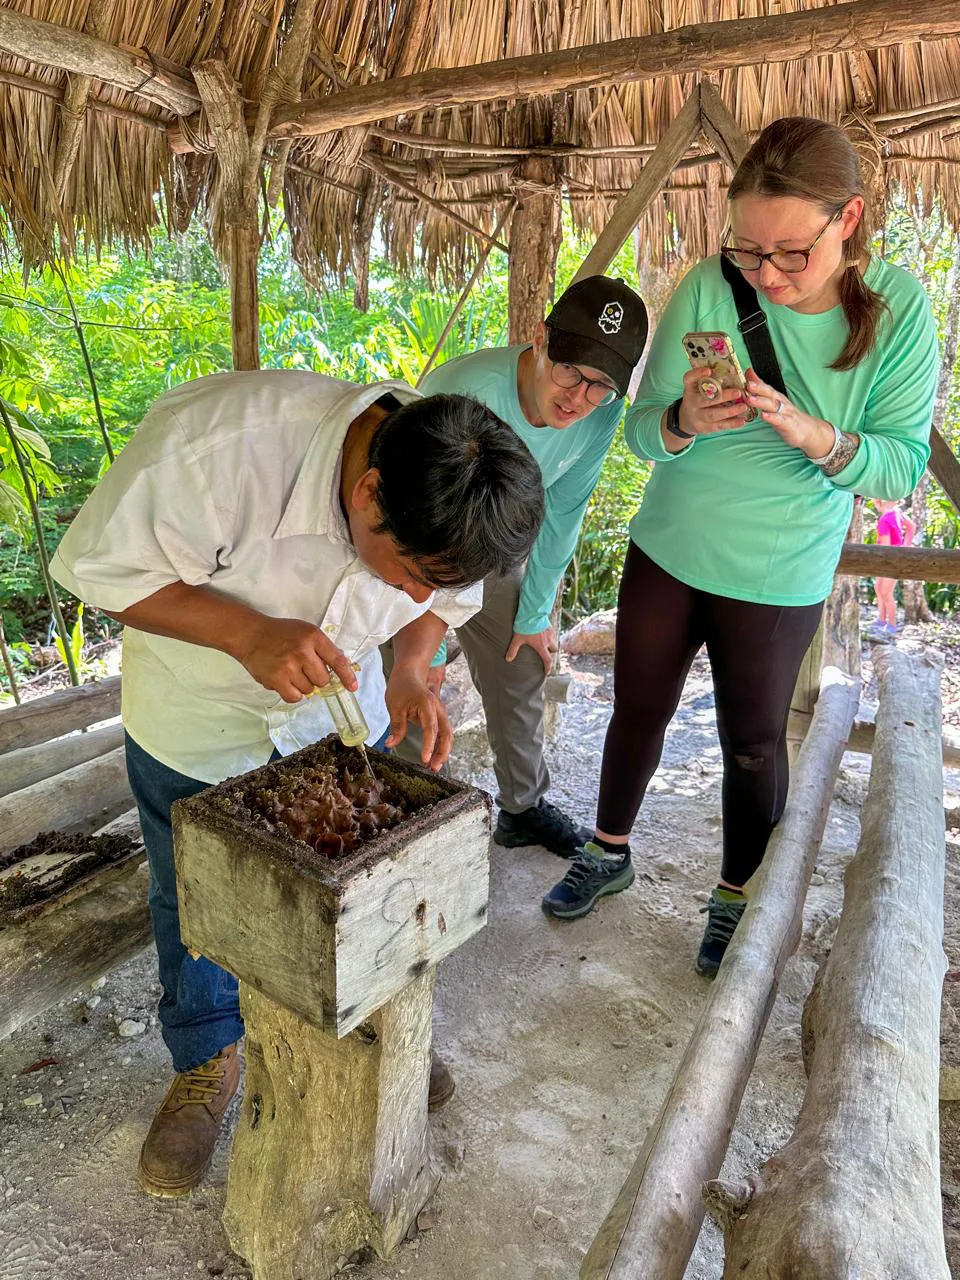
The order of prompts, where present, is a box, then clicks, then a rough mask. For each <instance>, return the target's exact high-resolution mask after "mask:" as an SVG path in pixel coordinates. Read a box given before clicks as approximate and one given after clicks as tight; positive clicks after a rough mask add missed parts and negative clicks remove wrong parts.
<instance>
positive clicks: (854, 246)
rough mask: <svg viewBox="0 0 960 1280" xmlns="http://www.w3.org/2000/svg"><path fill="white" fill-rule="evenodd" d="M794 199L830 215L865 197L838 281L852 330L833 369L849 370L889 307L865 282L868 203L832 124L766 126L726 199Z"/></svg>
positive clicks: (856, 167) (848, 148) (799, 121)
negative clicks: (855, 198)
mask: <svg viewBox="0 0 960 1280" xmlns="http://www.w3.org/2000/svg"><path fill="white" fill-rule="evenodd" d="M748 194H754V195H759V196H795V197H797V198H798V199H800V200H810V201H812V202H813V203H814V204H817V205H819V206H820V207H821V208H822V209H823V211H824V213H825V214H826V213H834V212H836V211H837V210H838V209H840V208H842V207H843V205H845V204H846V203H847V201H848V200H850V199H851V198H852V197H853V196H863V198H864V201H865V204H864V210H863V216H862V217H861V219H860V222H859V223H858V225H857V228H856V230H855V231H854V233H853V235H852V236H850V237H849V239H847V240H845V241H844V242H843V256H844V258H845V259H846V264H847V269H846V270H845V271H844V272H843V274H842V275H841V277H840V302H841V304H842V306H843V313H844V315H845V316H846V318H847V324H848V325H849V327H850V334H849V336H848V338H847V341H846V343H845V344H844V348H843V350H842V351H841V352H840V354H839V356H838V357H837V358H836V360H834V362H833V364H832V365H831V366H830V368H831V369H852V368H853V367H854V365H856V364H859V362H860V361H861V360H862V359H863V358H864V356H866V355H867V354H868V352H869V351H870V349H871V348H872V347H873V344H874V342H875V341H876V337H877V326H878V324H879V323H880V317H881V316H882V314H883V312H884V311H885V310H887V304H886V302H885V301H884V299H883V298H882V297H881V296H880V294H879V293H875V292H874V290H873V289H871V288H870V287H869V285H868V284H867V282H866V281H865V280H864V278H863V275H862V273H861V271H860V259H861V258H862V257H863V256H864V254H865V253H866V251H867V244H868V243H869V240H870V233H871V215H872V211H871V209H870V201H869V197H868V193H867V190H866V186H865V184H864V181H863V175H862V173H861V171H860V160H859V158H858V156H857V152H856V149H855V148H854V146H853V143H852V142H851V141H850V139H849V138H848V137H847V135H846V134H845V133H844V131H843V130H842V129H840V128H838V127H837V126H836V125H833V124H827V122H826V121H825V120H814V119H812V118H811V117H809V116H785V117H784V118H783V119H782V120H774V122H773V123H772V124H768V125H767V127H766V128H765V129H764V130H763V132H762V133H761V134H760V136H759V137H758V138H757V140H756V142H754V144H753V146H752V147H751V148H750V150H749V151H748V152H747V154H746V155H745V156H744V157H743V159H742V160H741V161H740V165H739V167H738V168H737V171H736V173H735V174H734V175H733V181H732V182H731V183H730V189H729V191H728V192H727V199H728V200H736V198H737V196H742V195H748Z"/></svg>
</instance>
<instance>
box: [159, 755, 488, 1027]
mask: <svg viewBox="0 0 960 1280" xmlns="http://www.w3.org/2000/svg"><path fill="white" fill-rule="evenodd" d="M368 754H369V757H370V760H371V763H372V764H373V767H374V771H375V773H376V774H377V776H378V777H382V778H385V779H387V780H388V781H389V782H390V783H391V784H392V785H393V786H394V787H395V788H396V789H397V790H398V791H400V792H401V793H402V794H403V796H404V797H406V798H407V799H408V801H410V802H411V803H416V804H417V805H419V806H422V807H420V808H419V809H418V811H417V812H415V813H412V814H411V815H410V816H408V817H406V818H404V819H403V821H402V822H400V824H399V825H398V826H396V827H393V828H392V829H391V830H388V831H384V832H381V833H379V834H378V835H376V836H374V837H373V838H372V839H370V840H368V841H366V842H365V843H363V844H361V845H360V846H359V848H358V849H356V850H355V851H354V852H353V853H350V854H347V855H345V856H342V857H340V858H337V859H336V860H331V859H328V858H327V857H325V856H323V855H321V854H318V853H317V852H315V851H314V849H313V848H311V847H310V846H309V845H308V844H305V843H303V842H302V841H299V840H296V839H295V838H294V837H293V836H289V835H287V834H286V833H282V834H278V833H272V832H270V831H268V830H265V829H261V827H260V826H259V825H258V823H257V822H256V821H255V820H254V819H253V818H252V817H251V816H250V815H249V813H248V814H247V816H246V818H244V816H243V806H242V804H239V803H238V801H237V797H238V795H240V794H243V793H244V789H246V788H249V787H251V786H253V787H261V786H275V785H277V784H278V782H282V779H283V777H284V776H285V775H286V776H292V775H293V774H295V773H296V772H298V771H300V770H302V769H303V768H304V767H305V766H310V765H315V764H319V763H324V762H331V761H332V762H338V761H339V762H341V763H342V762H343V761H344V760H345V758H346V757H347V756H349V760H350V763H351V765H352V769H353V772H354V773H356V772H358V769H359V761H360V757H359V753H358V752H357V751H356V750H355V749H351V748H347V747H344V746H342V744H341V743H340V741H339V739H337V738H335V737H331V738H326V739H324V741H323V742H320V743H317V744H316V745H315V746H312V747H308V748H306V750H304V751H300V752H297V753H296V754H295V755H292V756H288V757H287V758H286V759H285V760H283V761H282V762H279V763H276V764H270V765H265V766H264V767H263V768H262V769H256V770H253V771H252V772H250V773H248V774H244V775H243V777H241V778H231V779H228V780H227V781H226V782H223V783H220V784H219V785H218V786H214V787H210V788H208V789H207V790H206V791H203V792H201V793H200V794H199V795H197V796H193V797H191V798H190V799H187V800H180V801H178V802H177V803H176V804H175V805H174V806H173V830H174V849H175V857H176V868H177V892H178V895H179V900H180V929H181V935H182V938H183V942H184V945H185V946H187V947H188V948H190V949H191V950H195V951H199V952H202V953H203V955H205V956H207V957H209V959H211V960H213V961H215V962H216V963H217V964H219V965H221V966H222V967H223V968H225V969H229V970H230V971H231V972H232V973H235V974H236V975H237V977H238V978H240V979H241V980H242V981H244V982H247V983H249V984H251V985H252V986H254V987H256V988H257V990H258V991H260V992H262V993H263V994H264V995H265V996H268V997H270V998H271V999H273V1000H276V1001H277V1002H278V1003H279V1004H281V1005H283V1006H285V1007H286V1008H287V1009H290V1010H292V1011H293V1012H294V1013H297V1014H298V1015H299V1016H301V1017H302V1018H304V1019H305V1020H306V1021H307V1022H310V1023H312V1024H313V1025H314V1026H317V1027H320V1028H321V1029H322V1030H325V1031H331V1032H334V1033H335V1034H336V1035H337V1036H338V1037H341V1036H345V1035H346V1034H347V1033H348V1032H350V1031H352V1030H353V1029H354V1028H355V1027H357V1026H358V1025H359V1023H361V1022H363V1020H364V1019H365V1018H368V1017H369V1015H370V1014H371V1013H373V1011H374V1010H376V1009H379V1008H380V1007H381V1005H383V1004H385V1003H386V1001H388V1000H389V999H391V998H392V997H393V996H394V995H396V994H397V992H398V991H400V990H401V989H402V988H403V987H404V986H406V984H407V983H408V982H409V981H410V980H411V979H412V978H414V977H416V976H417V975H418V974H420V973H422V972H423V970H424V969H425V968H426V967H427V966H428V965H434V964H436V963H437V962H438V961H440V960H442V959H443V958H444V956H447V955H449V954H450V953H451V952H452V951H455V950H456V948H457V947H459V946H460V945H461V944H462V943H463V942H465V941H466V939H467V938H469V937H470V936H471V935H472V934H474V933H476V932H477V930H479V929H481V928H482V927H483V925H484V924H485V922H486V917H487V898H488V888H489V831H490V799H489V797H488V796H487V795H485V794H484V793H483V792H481V791H477V790H476V789H475V788H473V787H468V786H467V785H466V784H464V783H460V782H453V781H450V780H448V779H446V778H440V777H437V776H436V775H435V774H433V773H431V772H430V771H429V770H427V769H423V768H420V767H419V766H417V765H411V764H408V763H406V762H405V761H402V760H399V759H398V758H397V757H395V756H391V755H386V754H383V753H382V752H377V751H370V752H369V753H368Z"/></svg>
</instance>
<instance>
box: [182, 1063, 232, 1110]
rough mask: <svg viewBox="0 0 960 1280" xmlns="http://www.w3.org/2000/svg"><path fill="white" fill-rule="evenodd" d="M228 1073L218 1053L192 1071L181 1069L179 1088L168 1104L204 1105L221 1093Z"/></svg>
mask: <svg viewBox="0 0 960 1280" xmlns="http://www.w3.org/2000/svg"><path fill="white" fill-rule="evenodd" d="M225 1073H226V1062H225V1061H224V1059H223V1057H222V1056H221V1055H220V1054H218V1055H217V1056H216V1057H215V1058H211V1059H210V1061H209V1062H204V1063H202V1064H201V1065H200V1066H199V1067H194V1068H193V1070H192V1071H181V1072H180V1073H179V1076H178V1079H177V1086H178V1087H177V1089H176V1090H175V1092H174V1093H173V1096H172V1097H171V1099H170V1102H169V1104H168V1106H169V1107H181V1106H184V1105H185V1104H194V1105H197V1106H202V1105H204V1104H206V1103H208V1102H213V1100H214V1099H215V1098H216V1097H217V1096H218V1095H219V1093H220V1088H221V1086H222V1084H223V1077H224V1074H225Z"/></svg>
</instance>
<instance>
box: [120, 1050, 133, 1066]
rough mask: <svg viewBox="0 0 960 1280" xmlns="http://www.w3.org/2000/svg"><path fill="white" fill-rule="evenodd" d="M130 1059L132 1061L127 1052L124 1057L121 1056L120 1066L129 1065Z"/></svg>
mask: <svg viewBox="0 0 960 1280" xmlns="http://www.w3.org/2000/svg"><path fill="white" fill-rule="evenodd" d="M132 1061H133V1059H132V1058H131V1057H130V1055H129V1053H128V1054H127V1055H126V1056H125V1057H123V1058H121V1059H120V1065H121V1067H129V1065H130V1063H131V1062H132Z"/></svg>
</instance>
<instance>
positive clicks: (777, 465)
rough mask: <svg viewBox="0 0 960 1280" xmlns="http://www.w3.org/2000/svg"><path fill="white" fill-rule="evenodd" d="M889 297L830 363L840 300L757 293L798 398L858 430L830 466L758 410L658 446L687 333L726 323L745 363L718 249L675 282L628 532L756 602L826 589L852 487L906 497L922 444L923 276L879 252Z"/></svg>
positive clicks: (718, 586) (702, 583)
mask: <svg viewBox="0 0 960 1280" xmlns="http://www.w3.org/2000/svg"><path fill="white" fill-rule="evenodd" d="M866 280H867V283H868V284H869V285H870V287H871V288H872V289H874V290H875V291H876V292H877V293H879V294H880V295H881V296H882V297H883V298H884V299H885V300H886V302H887V305H888V307H889V314H887V315H885V316H884V317H883V319H882V320H881V322H880V325H879V330H878V336H877V342H876V343H875V345H874V347H873V350H872V351H871V352H870V353H869V354H868V355H867V356H866V357H865V358H864V359H863V360H862V361H861V362H860V363H859V364H858V365H856V366H855V367H854V368H852V369H848V370H846V371H843V372H839V371H837V370H834V369H831V368H830V367H829V366H830V364H831V362H832V361H833V360H835V359H836V357H837V356H838V355H839V354H840V351H841V349H842V347H843V344H844V342H845V341H846V338H847V334H848V327H847V322H846V319H845V317H844V314H843V309H842V308H841V307H839V306H837V307H834V308H833V309H832V310H830V311H825V312H821V313H820V314H818V315H806V314H801V313H800V312H796V311H791V310H790V309H789V308H788V307H784V306H777V305H775V304H773V303H769V302H767V301H766V300H765V299H764V298H762V297H761V298H760V305H761V306H762V307H763V310H764V312H765V313H766V316H767V324H768V326H769V329H770V335H771V337H772V339H773V345H774V348H775V350H776V353H777V357H778V359H779V361H780V368H781V371H782V373H783V378H784V382H785V384H786V388H787V392H788V394H789V396H790V399H791V400H792V402H793V403H794V404H795V405H797V407H798V408H800V409H802V410H804V411H805V412H806V413H810V414H813V415H814V416H815V417H818V418H823V419H825V420H826V421H827V422H831V423H834V424H835V425H836V426H838V427H840V428H841V430H843V431H850V432H854V433H856V434H858V435H860V437H861V444H860V448H859V449H858V450H857V453H856V455H855V457H854V458H853V460H852V461H851V462H850V463H849V465H848V466H846V467H844V469H843V470H842V471H841V472H839V473H838V474H837V475H835V476H832V477H827V476H825V475H824V474H823V472H822V471H820V469H819V468H818V467H816V466H814V464H813V463H812V462H811V461H810V460H809V459H808V458H807V457H805V455H804V454H803V453H802V451H801V450H799V449H794V448H792V447H791V446H790V445H788V444H786V443H785V442H784V441H783V440H782V439H781V438H780V437H779V436H778V435H777V433H776V432H775V431H774V429H773V428H772V427H770V426H768V425H767V424H766V423H764V422H762V421H757V422H754V423H748V424H747V425H746V426H745V427H740V428H736V429H733V430H729V431H722V432H717V433H716V434H710V435H701V436H697V437H696V438H695V439H694V440H693V441H692V442H691V444H690V445H689V446H688V447H687V448H686V449H684V450H683V451H682V452H681V453H677V454H671V453H669V452H668V451H667V449H666V448H665V447H664V444H663V439H662V436H661V434H660V421H661V417H662V415H663V411H664V409H665V408H666V407H667V406H668V405H669V404H671V403H672V402H673V401H674V400H675V399H676V398H677V397H678V396H679V395H681V394H682V393H683V375H684V374H685V373H686V371H687V370H688V369H689V367H690V366H689V363H688V361H687V358H686V355H685V353H684V350H683V346H682V339H683V336H684V334H686V333H688V332H694V331H698V330H699V331H703V330H720V331H722V332H724V333H726V334H727V335H728V336H729V337H730V338H731V339H732V340H733V342H734V345H735V347H736V349H737V355H738V357H739V359H740V363H741V365H742V367H743V368H744V369H746V368H748V367H749V365H750V356H749V353H748V351H747V348H746V344H745V343H744V341H743V338H742V336H741V334H740V332H739V330H738V328H737V320H738V317H737V310H736V307H735V305H734V302H733V295H732V293H731V291H730V287H729V285H728V284H727V283H726V281H725V280H724V279H723V276H722V274H721V271H720V259H719V257H713V258H708V259H707V260H706V261H704V262H702V263H700V264H699V265H698V266H696V267H694V268H693V269H692V270H691V271H690V272H688V274H687V275H686V276H685V277H684V279H683V280H682V281H681V282H680V284H679V286H678V287H677V290H676V292H675V293H674V295H673V298H672V299H671V300H670V303H669V305H668V306H667V308H666V311H665V312H664V315H663V318H662V319H661V321H660V324H659V325H658V326H657V331H656V333H655V334H654V338H653V342H652V344H651V347H650V355H649V357H648V359H647V364H646V368H645V370H644V374H643V378H642V379H641V382H640V387H639V390H638V392H637V399H636V401H635V403H634V404H633V405H632V407H631V408H630V409H629V410H628V412H627V417H626V422H625V426H624V433H625V437H626V440H627V444H628V445H629V447H630V448H631V449H632V451H633V452H634V453H636V454H637V455H638V456H639V457H641V458H648V459H651V460H652V461H654V462H655V463H656V466H655V467H654V469H653V475H652V476H651V478H650V480H649V481H648V483H647V487H646V490H645V493H644V497H643V503H642V505H641V507H640V510H639V511H638V512H637V514H636V515H635V516H634V518H633V521H632V522H631V525H630V536H631V538H632V539H633V541H634V542H635V543H636V545H637V546H638V547H639V548H640V549H641V550H642V551H644V552H645V553H646V554H647V555H648V556H650V558H651V559H652V560H654V561H655V562H656V563H657V564H658V565H660V567H661V568H663V569H665V570H666V571H667V572H668V573H671V574H673V576H674V577H676V578H679V579H680V581H682V582H685V583H687V584H688V585H689V586H692V587H696V588H699V589H700V590H703V591H709V592H711V593H712V594H715V595H723V596H729V597H732V598H733V599H738V600H750V601H755V602H758V603H761V604H776V605H805V604H815V603H816V602H817V601H819V600H823V599H825V597H826V596H827V595H829V593H830V589H831V586H832V583H833V573H834V569H835V568H836V564H837V560H838V558H839V555H840V548H841V546H842V544H843V539H844V536H845V535H846V531H847V528H848V526H849V523H850V515H851V510H852V506H853V495H854V494H855V493H859V494H864V495H867V496H870V497H878V498H902V497H905V496H906V495H907V494H908V493H910V492H911V490H912V489H913V488H914V487H915V485H916V483H917V481H918V480H919V479H920V477H921V475H922V474H923V469H924V467H925V466H926V463H927V458H928V457H929V454H930V448H929V443H928V441H929V434H930V421H931V418H932V415H933V404H934V399H935V396H936V386H937V375H938V367H939V351H938V347H937V334H936V326H935V324H934V319H933V315H932V312H931V309H930V303H929V301H928V299H927V296H926V294H925V293H924V290H923V288H922V286H921V285H920V283H919V281H917V280H916V279H915V278H914V277H913V276H911V275H910V274H909V273H908V272H906V271H903V270H901V269H900V268H899V267H894V266H891V265H890V264H889V263H885V262H883V261H882V260H881V259H879V258H874V259H873V260H872V261H871V263H870V265H869V267H868V268H867V272H866Z"/></svg>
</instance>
